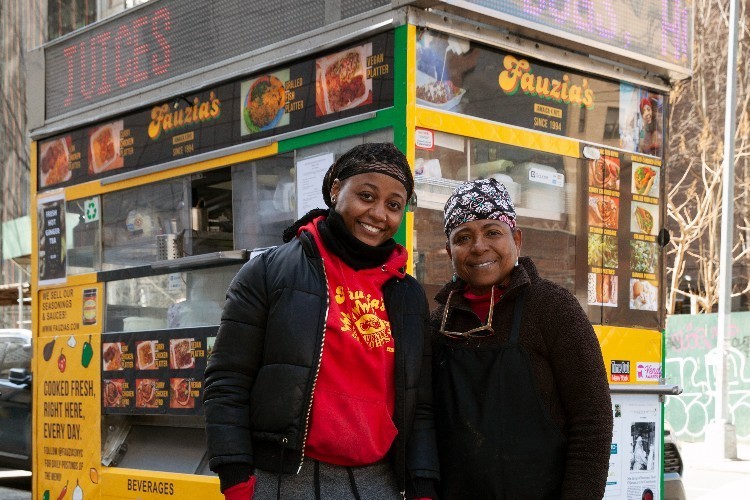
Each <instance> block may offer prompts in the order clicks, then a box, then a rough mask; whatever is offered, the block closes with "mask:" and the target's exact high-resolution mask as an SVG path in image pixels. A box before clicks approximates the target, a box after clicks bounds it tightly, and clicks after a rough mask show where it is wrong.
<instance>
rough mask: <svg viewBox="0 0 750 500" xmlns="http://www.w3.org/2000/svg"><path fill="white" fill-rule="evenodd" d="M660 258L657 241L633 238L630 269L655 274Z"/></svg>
mask: <svg viewBox="0 0 750 500" xmlns="http://www.w3.org/2000/svg"><path fill="white" fill-rule="evenodd" d="M658 259H659V248H658V247H657V244H656V242H652V241H640V240H632V241H631V242H630V270H631V271H632V272H634V273H645V274H654V273H655V272H656V265H657V263H658Z"/></svg>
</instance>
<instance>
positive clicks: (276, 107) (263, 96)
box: [242, 75, 286, 132]
mask: <svg viewBox="0 0 750 500" xmlns="http://www.w3.org/2000/svg"><path fill="white" fill-rule="evenodd" d="M285 104H286V91H285V90H284V82H282V81H281V80H280V79H279V78H277V77H275V76H274V75H264V76H261V77H259V78H256V79H255V80H254V81H253V82H252V83H251V84H250V87H249V88H248V90H247V94H245V102H244V106H245V109H244V110H243V112H242V117H243V119H244V121H245V126H246V127H247V129H248V131H250V132H260V131H262V130H270V129H272V128H274V127H276V126H277V125H278V124H279V122H280V121H281V118H282V116H283V115H284V105H285Z"/></svg>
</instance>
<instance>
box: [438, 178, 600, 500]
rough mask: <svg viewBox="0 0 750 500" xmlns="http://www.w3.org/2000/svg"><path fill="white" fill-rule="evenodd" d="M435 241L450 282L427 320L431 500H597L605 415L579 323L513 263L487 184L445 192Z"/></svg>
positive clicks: (575, 310)
mask: <svg viewBox="0 0 750 500" xmlns="http://www.w3.org/2000/svg"><path fill="white" fill-rule="evenodd" d="M445 235H446V236H447V238H448V241H447V243H446V249H447V251H448V256H449V257H450V259H451V262H452V263H453V269H454V273H455V274H454V277H453V280H452V281H451V282H449V283H448V284H446V285H445V287H444V288H443V289H442V290H441V291H440V292H439V293H438V295H437V297H436V300H437V301H438V303H439V307H438V308H437V309H436V310H435V311H434V312H433V314H432V319H431V324H432V327H433V332H434V333H433V347H434V354H433V360H434V365H433V377H434V379H435V381H434V384H435V424H436V429H437V438H438V450H439V455H440V470H441V482H440V484H441V488H440V490H441V491H440V499H441V500H450V499H466V498H471V499H473V500H481V499H508V500H510V499H535V500H538V499H560V498H563V499H576V500H582V499H592V500H593V499H596V500H599V499H601V498H602V497H603V496H604V488H605V485H606V478H607V472H608V468H609V459H610V443H611V440H612V409H611V401H610V395H609V385H608V382H607V374H606V371H605V368H604V362H603V359H602V353H601V349H600V347H599V342H598V340H597V338H596V336H595V334H594V331H593V328H592V327H591V324H590V323H589V320H588V318H587V317H586V314H585V313H584V311H583V309H582V308H581V306H580V304H579V303H578V301H577V300H576V298H575V297H574V296H573V295H572V294H570V293H569V292H568V291H567V290H565V289H563V288H562V287H560V286H558V285H556V284H555V283H552V282H551V281H548V280H545V279H543V278H542V277H540V276H539V274H538V273H537V271H536V267H535V266H534V264H533V262H532V261H531V259H529V258H525V257H520V255H521V245H522V242H523V238H522V233H521V230H520V229H519V228H517V227H516V212H515V209H514V207H513V202H512V201H511V199H510V196H509V195H508V191H507V190H506V189H505V186H503V185H502V184H501V183H499V182H498V181H497V180H495V179H483V180H477V181H470V182H467V183H464V184H462V185H461V186H459V187H458V188H456V190H455V191H454V192H453V194H452V195H451V197H450V198H449V199H448V202H447V203H446V205H445Z"/></svg>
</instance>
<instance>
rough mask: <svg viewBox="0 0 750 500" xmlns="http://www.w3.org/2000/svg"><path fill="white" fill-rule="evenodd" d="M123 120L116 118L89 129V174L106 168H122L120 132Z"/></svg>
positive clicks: (97, 172)
mask: <svg viewBox="0 0 750 500" xmlns="http://www.w3.org/2000/svg"><path fill="white" fill-rule="evenodd" d="M122 129H123V121H122V120H118V121H115V122H112V123H107V124H104V125H100V126H98V127H94V128H92V129H91V130H90V131H89V140H88V145H89V146H88V164H89V174H91V175H96V174H100V173H102V172H106V171H108V170H116V169H118V168H122V166H123V165H124V161H123V158H122V156H121V155H120V133H121V132H122Z"/></svg>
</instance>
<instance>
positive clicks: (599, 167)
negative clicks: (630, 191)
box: [589, 156, 620, 191]
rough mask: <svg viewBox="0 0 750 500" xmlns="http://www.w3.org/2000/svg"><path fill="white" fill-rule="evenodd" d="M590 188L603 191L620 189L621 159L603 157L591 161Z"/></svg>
mask: <svg viewBox="0 0 750 500" xmlns="http://www.w3.org/2000/svg"><path fill="white" fill-rule="evenodd" d="M589 186H595V187H599V188H602V189H613V190H616V191H617V190H619V189H620V159H619V158H613V157H610V156H601V157H599V158H598V159H596V160H589Z"/></svg>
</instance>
